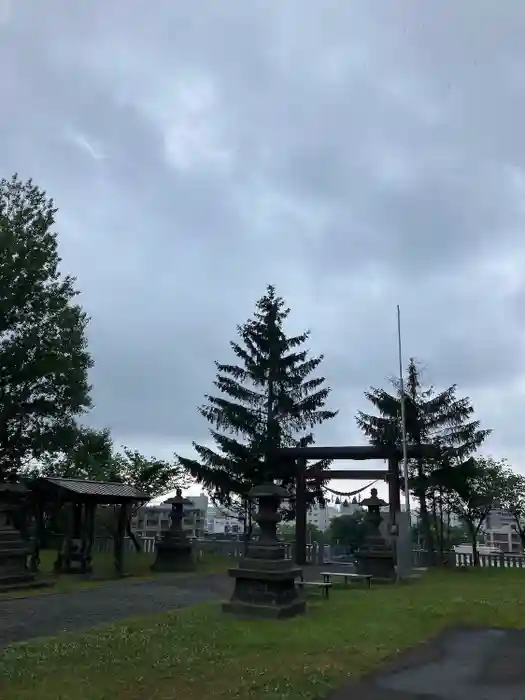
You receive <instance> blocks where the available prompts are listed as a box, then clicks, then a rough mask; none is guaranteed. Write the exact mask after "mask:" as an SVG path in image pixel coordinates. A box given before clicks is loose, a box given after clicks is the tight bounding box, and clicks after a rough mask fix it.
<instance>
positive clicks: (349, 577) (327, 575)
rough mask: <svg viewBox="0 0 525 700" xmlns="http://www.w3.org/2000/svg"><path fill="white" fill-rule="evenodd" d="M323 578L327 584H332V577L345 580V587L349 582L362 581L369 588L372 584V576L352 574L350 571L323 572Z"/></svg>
mask: <svg viewBox="0 0 525 700" xmlns="http://www.w3.org/2000/svg"><path fill="white" fill-rule="evenodd" d="M321 576H322V577H323V581H324V582H325V583H331V580H332V576H338V577H340V578H342V579H343V580H344V582H345V586H347V585H348V581H362V582H363V583H366V584H367V585H368V588H370V586H371V584H372V574H352V573H350V572H349V571H323V572H322V573H321Z"/></svg>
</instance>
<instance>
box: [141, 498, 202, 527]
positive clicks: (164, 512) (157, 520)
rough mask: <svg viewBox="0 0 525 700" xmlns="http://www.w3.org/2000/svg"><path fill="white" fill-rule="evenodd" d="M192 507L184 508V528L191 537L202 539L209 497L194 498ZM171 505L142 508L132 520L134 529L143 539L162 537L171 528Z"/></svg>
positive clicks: (162, 504)
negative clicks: (164, 531)
mask: <svg viewBox="0 0 525 700" xmlns="http://www.w3.org/2000/svg"><path fill="white" fill-rule="evenodd" d="M188 500H190V501H191V505H190V504H188V505H185V506H184V519H183V521H182V524H183V527H184V529H185V531H186V533H187V534H188V536H189V537H201V536H202V535H203V534H204V532H205V529H206V514H207V510H208V497H207V496H206V495H205V494H201V495H200V496H192V497H191V498H190V499H188ZM170 513H171V504H170V503H161V504H160V505H156V506H148V505H146V506H142V507H141V508H139V509H138V511H137V513H136V514H135V515H134V516H133V518H132V519H131V527H132V529H133V530H134V531H135V532H136V533H137V534H138V535H139V536H141V537H155V538H158V537H160V535H161V533H162V532H163V530H168V529H169V527H170Z"/></svg>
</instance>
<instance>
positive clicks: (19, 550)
mask: <svg viewBox="0 0 525 700" xmlns="http://www.w3.org/2000/svg"><path fill="white" fill-rule="evenodd" d="M28 554H29V550H28V549H27V547H21V546H20V543H19V542H18V543H16V544H13V546H12V547H6V546H5V545H3V544H2V545H0V561H2V559H7V558H9V559H10V558H11V557H25V556H27V555H28Z"/></svg>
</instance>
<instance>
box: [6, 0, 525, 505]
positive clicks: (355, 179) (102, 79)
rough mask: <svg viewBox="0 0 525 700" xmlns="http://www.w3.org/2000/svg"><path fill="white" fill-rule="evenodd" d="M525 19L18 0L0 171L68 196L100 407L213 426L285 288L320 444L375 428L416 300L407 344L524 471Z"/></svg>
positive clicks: (129, 438) (237, 4) (235, 1)
mask: <svg viewBox="0 0 525 700" xmlns="http://www.w3.org/2000/svg"><path fill="white" fill-rule="evenodd" d="M524 36H525V12H524V8H523V2H522V1H520V0H515V1H514V0H505V2H494V1H491V2H488V1H486V0H470V1H468V2H467V1H466V0H465V1H463V2H457V1H452V0H448V1H447V2H443V1H440V2H421V0H413V1H411V2H409V1H408V0H406V1H403V0H398V1H397V2H386V1H385V2H381V3H379V2H378V3H373V2H370V0H362V1H358V0H353V1H352V2H342V1H340V2H331V1H330V0H322V1H321V0H319V1H317V0H309V1H308V2H304V0H302V1H301V2H300V1H299V0H297V1H295V0H279V2H262V1H258V0H250V1H249V2H248V1H246V0H222V1H221V0H200V1H198V2H195V3H190V2H185V1H184V0H178V1H177V2H174V1H173V0H156V1H155V2H151V3H147V2H143V1H141V2H139V1H138V0H112V1H111V2H108V1H107V0H104V2H103V1H102V0H89V2H88V1H85V2H72V1H71V0H45V2H44V1H42V0H16V2H15V0H12V2H10V1H9V0H0V65H1V66H2V70H1V72H0V88H1V92H0V94H1V96H2V97H1V109H0V165H1V173H0V174H1V175H2V176H6V177H8V176H10V175H11V174H12V173H13V172H15V171H17V172H18V173H19V176H20V177H21V178H23V179H27V178H29V177H32V178H33V179H34V180H35V182H36V183H37V184H38V185H40V186H41V187H43V188H44V189H45V190H46V191H47V193H48V194H49V195H50V196H52V197H54V199H55V201H56V204H57V206H59V208H60V215H59V219H58V222H57V230H59V232H60V242H61V251H62V255H63V270H64V271H65V272H69V273H72V274H74V275H76V276H77V278H78V288H79V289H80V290H81V292H82V297H81V299H82V303H83V304H84V306H85V307H86V309H87V311H88V312H89V314H90V315H91V317H92V321H91V325H90V330H89V336H90V347H91V349H92V352H93V355H94V359H95V362H96V365H95V368H94V370H93V375H92V380H93V383H94V401H95V404H96V405H95V408H94V410H93V412H92V414H91V416H90V421H91V422H92V424H94V425H96V426H100V427H102V426H108V427H110V428H111V430H112V432H113V434H114V436H115V441H116V442H117V444H118V443H125V444H129V445H130V446H132V447H134V448H135V447H136V448H138V449H141V450H144V451H145V452H146V453H148V454H151V453H153V454H156V455H158V456H169V455H170V454H171V453H172V452H173V451H174V450H177V451H180V452H184V453H186V452H188V453H189V451H190V449H191V448H190V445H191V442H192V440H195V441H197V442H199V441H206V439H207V424H206V423H205V421H204V420H203V419H201V418H200V417H199V415H198V414H197V411H196V406H197V405H198V404H199V403H201V401H202V399H203V394H204V393H205V392H207V391H210V390H211V389H212V381H213V378H214V364H213V362H214V360H220V361H227V360H228V359H229V357H230V356H229V348H228V342H229V340H231V339H232V338H233V337H234V335H235V327H236V324H238V323H242V322H243V321H244V320H245V319H246V318H247V317H248V316H250V314H251V313H252V310H253V304H254V302H255V300H256V299H257V298H258V297H260V296H261V295H262V293H263V292H264V288H265V286H266V284H268V283H274V284H275V285H276V286H277V290H278V291H279V292H280V293H281V294H282V295H283V296H284V297H285V298H286V300H287V302H288V304H289V305H290V307H291V309H292V316H291V325H290V331H291V332H292V331H301V330H303V329H305V328H311V331H312V338H311V348H312V350H313V351H314V352H315V353H324V355H325V357H326V359H325V363H324V366H323V371H324V374H325V375H326V377H327V380H328V382H329V384H330V385H331V387H332V388H333V392H332V395H331V400H330V406H331V407H333V408H335V409H339V410H340V413H339V416H338V417H337V419H335V420H334V421H332V422H331V424H327V425H326V426H325V427H323V428H322V429H320V430H319V432H318V440H317V442H318V444H330V443H332V444H352V443H357V444H359V443H363V442H364V439H363V437H362V436H361V435H360V434H359V432H358V430H357V429H356V426H355V421H354V416H355V413H356V411H357V410H358V409H365V410H366V409H367V404H366V401H365V400H364V398H363V391H364V390H365V389H367V387H369V386H370V385H373V386H386V385H387V379H386V378H387V377H388V376H391V375H393V374H395V373H396V371H397V338H396V330H397V329H396V304H397V303H399V304H400V305H401V310H402V321H403V336H404V337H403V342H404V352H405V356H406V359H408V357H409V356H410V355H414V356H415V357H417V358H419V359H420V360H421V361H422V362H423V364H424V365H425V367H426V368H427V369H426V375H425V376H426V378H427V380H428V381H429V382H432V383H433V384H435V385H436V387H437V388H445V387H446V386H449V385H451V384H453V383H457V384H458V393H459V394H460V395H468V396H470V397H471V398H472V400H473V402H474V405H475V408H476V412H477V415H478V417H479V419H480V420H481V421H482V424H483V427H487V428H493V429H494V434H493V436H492V437H491V439H490V441H489V442H487V446H486V450H485V451H486V452H487V453H491V454H493V455H495V456H497V457H503V456H506V457H508V458H509V459H510V460H511V461H512V463H513V464H514V466H515V467H516V468H518V469H520V470H523V467H524V466H525V434H524V428H523V422H524V417H523V409H524V406H525V400H524V399H525V397H524V392H525V373H524V366H525V365H524V360H525V356H524V352H523V326H524V320H525V318H524V317H525V303H524V302H525V273H524V272H523V271H524V269H525V245H524V243H525V241H524V240H523V239H524V238H525V236H524V222H525V198H524V194H525V171H524V168H523V164H524V157H525V139H524V135H523V130H524V125H525V42H524V40H523V37H524ZM341 466H342V464H341ZM356 466H358V467H359V468H362V467H363V464H358V465H356ZM370 466H374V465H372V464H371V465H370ZM358 485H359V484H356V483H355V482H342V483H341V482H338V483H337V484H335V487H336V488H340V489H341V490H350V489H352V488H356V487H357V486H358ZM197 491H198V489H197Z"/></svg>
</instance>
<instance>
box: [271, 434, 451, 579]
mask: <svg viewBox="0 0 525 700" xmlns="http://www.w3.org/2000/svg"><path fill="white" fill-rule="evenodd" d="M440 455H441V452H440V450H439V449H438V448H436V447H435V446H434V445H408V446H407V456H408V458H409V459H417V458H426V459H437V458H439V457H440ZM402 456H403V455H402V452H401V450H400V449H398V448H395V447H394V448H393V447H387V446H375V445H357V446H355V445H351V446H341V447H281V448H279V449H277V450H275V457H276V458H277V459H278V460H291V459H293V460H295V461H296V464H297V477H296V479H297V481H296V496H295V508H296V520H295V551H296V562H297V564H299V565H300V566H302V565H304V564H305V563H306V533H307V528H306V515H307V507H306V480H307V479H310V478H317V479H322V480H324V481H326V480H328V479H352V480H356V479H359V480H368V479H371V480H373V479H383V480H386V481H387V482H388V501H389V508H390V517H391V522H392V523H395V522H396V513H397V512H399V511H400V510H401V497H400V483H399V462H400V461H401V459H402ZM309 459H315V460H322V459H350V460H357V461H359V460H369V459H378V460H386V461H387V462H388V465H387V467H386V468H383V469H352V470H351V471H349V470H346V469H318V468H316V467H315V466H314V467H311V468H310V469H308V460H309Z"/></svg>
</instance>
